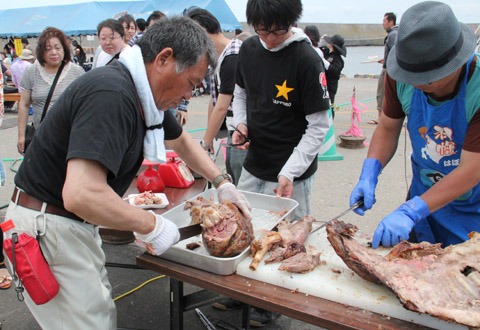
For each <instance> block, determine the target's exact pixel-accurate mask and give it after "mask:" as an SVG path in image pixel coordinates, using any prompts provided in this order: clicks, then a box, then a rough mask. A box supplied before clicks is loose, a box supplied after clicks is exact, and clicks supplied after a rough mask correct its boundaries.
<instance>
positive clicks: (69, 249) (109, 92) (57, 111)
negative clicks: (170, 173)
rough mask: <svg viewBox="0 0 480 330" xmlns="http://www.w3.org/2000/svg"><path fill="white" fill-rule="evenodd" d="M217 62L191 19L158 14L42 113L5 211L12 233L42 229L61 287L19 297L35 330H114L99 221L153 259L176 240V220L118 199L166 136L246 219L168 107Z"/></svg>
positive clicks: (244, 206) (236, 197) (158, 156)
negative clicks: (49, 294)
mask: <svg viewBox="0 0 480 330" xmlns="http://www.w3.org/2000/svg"><path fill="white" fill-rule="evenodd" d="M216 64H217V55H216V51H215V48H214V47H213V44H212V43H211V41H210V39H209V38H208V36H207V35H206V33H205V31H204V30H203V29H202V28H201V27H200V26H199V25H198V24H196V23H194V22H193V21H191V20H190V19H189V18H184V17H181V18H179V17H174V18H164V19H163V20H162V21H161V23H158V24H155V25H152V26H151V27H150V28H149V29H148V30H147V32H146V33H145V34H144V35H143V37H142V38H141V39H140V40H138V41H137V44H136V45H134V46H133V47H131V48H129V49H128V50H125V51H124V52H122V54H121V55H120V58H119V60H114V61H113V62H112V63H110V64H109V65H108V66H105V67H102V68H98V69H95V70H92V71H90V72H88V73H86V74H85V75H83V76H82V77H80V78H79V79H77V80H76V81H74V82H73V83H72V84H71V85H70V86H69V88H68V89H67V90H66V91H65V92H64V93H63V94H62V95H61V96H60V98H59V99H58V101H57V102H55V104H54V105H53V106H52V108H51V109H50V110H49V113H48V116H47V117H45V120H44V121H43V123H42V126H41V127H40V128H39V129H38V130H37V132H36V133H35V134H36V137H35V139H34V141H33V142H32V144H31V145H30V147H29V149H28V151H27V153H26V154H25V159H24V161H23V162H22V165H21V166H20V169H19V171H18V174H17V175H16V177H15V185H16V188H15V191H14V193H13V196H12V202H11V203H10V205H9V208H8V211H7V215H6V219H11V220H12V221H13V223H14V225H15V229H14V230H10V231H9V232H12V231H15V232H17V233H18V234H20V233H22V232H25V233H27V234H29V235H32V236H35V235H36V234H39V236H38V239H39V243H40V247H41V249H42V252H43V255H44V256H45V259H46V261H47V263H48V264H49V266H50V269H51V270H52V273H53V275H54V276H55V278H56V280H57V282H58V283H59V285H60V290H59V292H58V294H57V295H56V296H55V297H54V298H53V299H52V300H50V301H49V302H47V303H46V304H43V305H39V306H38V305H36V304H35V303H34V302H33V301H32V300H31V299H30V297H29V296H28V293H25V302H26V304H27V306H28V308H29V309H30V311H31V313H32V314H33V316H34V317H35V319H36V320H37V322H38V323H39V324H40V327H41V328H43V329H116V309H115V304H114V302H113V300H112V297H111V285H110V283H109V281H108V278H107V272H106V270H105V254H104V252H103V251H102V247H101V244H102V242H101V238H100V236H99V232H98V225H101V226H104V227H108V228H113V229H117V230H126V231H133V232H135V235H136V237H137V239H138V241H139V242H141V244H142V245H144V246H145V247H146V248H147V250H148V251H149V252H150V253H152V254H156V255H159V254H162V253H163V252H164V251H165V250H167V249H168V248H169V247H170V246H171V245H172V244H174V243H175V242H177V241H178V239H179V233H178V229H177V227H176V225H175V224H173V223H172V222H170V221H168V220H167V219H164V218H162V217H161V216H159V215H156V214H153V212H146V211H144V210H142V209H139V208H136V207H133V206H131V205H129V204H128V203H125V201H123V200H122V198H121V196H123V194H124V193H125V191H126V190H127V188H128V187H129V185H130V183H131V182H132V180H133V179H134V178H135V175H136V173H137V172H138V170H139V168H140V166H141V164H142V161H143V159H144V158H147V159H149V160H152V161H157V162H158V161H162V160H165V147H164V140H165V142H166V143H168V147H169V148H171V149H174V150H175V151H176V152H177V153H178V155H179V156H180V157H181V158H182V159H183V160H184V161H185V162H186V163H187V164H188V165H189V166H190V167H191V168H192V169H193V170H195V171H196V172H197V173H200V174H201V175H203V176H204V177H205V178H207V179H208V180H210V181H212V182H213V183H214V185H215V187H218V193H219V197H220V199H228V200H230V201H232V202H233V203H236V204H237V205H238V206H239V207H240V208H241V210H242V211H243V212H244V213H246V215H247V216H248V214H249V205H248V203H247V202H246V200H245V197H244V196H243V195H242V194H241V193H239V192H238V191H237V190H236V189H235V187H234V186H233V185H232V184H231V183H229V180H228V177H224V176H223V175H222V173H221V172H220V170H219V169H218V168H217V167H216V166H215V164H214V163H213V162H212V161H211V159H210V158H209V157H208V156H207V155H206V154H205V152H204V150H203V149H202V147H201V146H200V145H199V144H198V143H196V142H195V141H194V140H193V139H192V138H191V136H190V135H189V134H187V133H185V132H184V131H183V130H182V128H181V126H179V125H178V123H177V122H176V121H175V118H173V116H172V115H171V114H170V112H168V111H166V110H167V109H168V108H169V107H175V106H176V105H177V104H180V103H181V102H182V100H183V99H187V100H188V99H189V98H190V97H191V92H192V88H193V86H195V85H197V84H200V82H201V81H202V79H203V77H204V76H205V74H206V71H207V67H208V65H210V66H211V67H215V66H216ZM6 236H7V237H5V238H6V239H8V238H9V234H8V233H7V235H6Z"/></svg>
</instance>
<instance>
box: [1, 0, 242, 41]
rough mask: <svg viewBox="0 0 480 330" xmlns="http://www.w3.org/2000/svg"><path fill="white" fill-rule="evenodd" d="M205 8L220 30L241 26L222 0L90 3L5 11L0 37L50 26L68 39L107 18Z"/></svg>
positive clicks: (28, 34) (93, 29)
mask: <svg viewBox="0 0 480 330" xmlns="http://www.w3.org/2000/svg"><path fill="white" fill-rule="evenodd" d="M191 6H197V7H200V8H205V9H207V10H208V11H210V12H211V13H212V14H213V15H215V16H216V17H217V19H218V20H219V21H220V24H221V26H222V29H223V30H226V31H231V30H233V29H235V28H240V27H241V25H240V23H239V22H238V20H237V19H236V18H235V15H233V13H232V11H231V10H230V8H229V7H228V5H227V4H226V3H225V1H224V0H150V1H115V2H107V1H91V2H85V3H78V4H72V5H58V6H48V7H45V6H44V7H31V8H18V9H6V10H1V11H0V22H2V24H1V25H0V37H2V38H7V37H35V36H38V35H40V33H41V32H42V31H43V30H44V29H45V28H46V27H47V26H54V27H56V28H58V29H60V30H62V31H63V32H65V34H67V35H70V36H78V35H93V34H96V33H97V25H98V23H100V22H101V21H103V20H105V19H107V18H118V17H119V16H121V15H123V14H126V13H128V14H130V15H132V16H133V17H135V18H144V19H146V18H147V17H148V16H149V15H150V14H151V13H152V12H153V11H154V10H161V11H162V12H164V13H165V14H166V15H167V16H171V15H177V14H182V12H183V10H184V9H185V8H189V7H191Z"/></svg>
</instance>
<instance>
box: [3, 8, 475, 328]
mask: <svg viewBox="0 0 480 330" xmlns="http://www.w3.org/2000/svg"><path fill="white" fill-rule="evenodd" d="M284 8H288V11H287V10H284ZM302 12H303V6H302V3H301V1H300V0H270V1H263V0H249V1H248V3H247V10H246V17H247V23H248V24H249V25H250V26H251V27H252V28H253V30H254V31H255V35H254V36H252V35H251V34H249V33H248V32H243V31H241V30H239V31H235V35H234V38H233V39H229V38H227V37H226V36H225V35H224V34H223V33H222V29H221V25H220V23H219V21H218V19H217V18H216V17H215V16H214V15H213V14H212V13H210V12H209V11H207V10H205V9H201V8H198V7H193V8H187V9H186V10H185V11H184V12H183V15H181V16H172V17H167V16H165V14H163V13H162V12H160V11H155V12H154V13H152V14H151V15H150V17H148V19H147V20H143V19H137V20H135V19H134V18H133V17H132V16H130V15H124V16H122V17H120V18H119V19H117V20H115V19H106V20H104V21H102V22H100V23H99V24H98V28H97V35H98V39H99V42H100V45H99V46H98V48H97V50H96V52H95V57H94V60H93V69H92V70H90V71H88V72H85V70H84V68H83V67H82V65H83V64H85V61H86V59H85V52H84V50H83V49H82V47H81V45H79V44H78V43H74V42H72V46H73V51H72V50H71V48H70V45H69V39H68V38H67V36H65V34H64V33H63V32H62V31H60V30H58V29H56V28H53V27H50V28H47V29H45V30H44V31H43V32H42V34H41V35H40V36H39V39H38V45H37V48H36V50H35V52H33V50H31V49H29V48H28V47H25V49H24V50H23V51H22V53H21V55H20V56H19V60H18V61H17V62H16V63H14V64H13V65H12V67H11V69H10V72H9V74H10V75H12V79H15V80H14V83H15V86H16V87H17V88H18V90H19V91H20V93H21V101H20V106H19V111H18V143H17V147H18V152H19V153H20V154H22V155H24V160H23V162H22V164H21V166H20V168H19V170H18V173H17V175H16V176H15V186H16V187H15V190H14V192H13V196H12V201H11V203H10V205H9V207H8V210H7V216H6V218H7V219H12V221H13V223H14V224H15V226H16V227H17V228H21V230H22V231H23V232H25V233H27V234H29V235H31V236H33V237H36V236H37V235H38V237H39V238H38V240H39V244H40V248H41V250H42V253H43V256H44V257H45V260H46V262H47V263H48V265H49V266H50V269H51V270H52V273H53V275H54V276H55V278H56V280H57V281H58V283H59V284H60V290H59V291H58V293H57V294H56V296H55V297H54V298H52V299H51V300H50V301H49V302H48V303H46V304H43V305H37V304H36V303H35V302H34V301H33V300H32V299H30V297H29V295H28V292H27V293H26V294H25V296H26V299H25V302H26V304H27V306H28V308H29V310H30V311H31V313H32V314H33V315H34V317H35V319H36V320H37V322H38V323H39V324H40V326H41V327H42V328H55V329H57V328H58V329H62V328H75V329H76V328H78V329H80V328H82V329H86V328H102V329H103V328H108V329H115V328H116V309H115V304H114V302H113V299H112V297H111V285H110V283H109V281H108V278H107V273H106V271H105V267H104V265H105V254H104V253H103V251H102V248H101V239H100V237H99V229H98V226H104V227H109V228H113V229H118V230H128V231H132V232H134V234H135V236H136V239H137V241H138V242H139V244H141V245H142V246H144V247H146V248H147V250H148V251H149V252H150V253H152V254H155V255H160V254H162V253H163V252H164V251H166V250H167V249H168V248H170V247H171V246H172V245H173V244H175V243H176V242H177V241H178V240H179V232H178V228H177V227H176V225H175V224H174V223H172V222H171V221H169V220H168V219H166V218H163V217H162V216H160V215H157V214H155V213H153V212H147V211H145V210H142V209H139V208H135V207H133V206H130V205H129V204H127V203H125V202H124V201H123V200H122V196H123V194H124V193H125V191H126V189H127V188H128V186H129V185H130V183H131V182H132V180H133V179H134V177H135V175H136V173H137V172H138V170H139V168H140V166H141V164H142V161H143V160H144V159H148V160H150V161H153V162H164V161H165V158H166V156H165V149H166V146H168V149H173V150H175V151H176V152H177V154H178V155H179V156H180V157H181V158H182V159H183V160H184V161H185V162H186V163H187V164H188V165H189V167H190V168H192V169H193V170H194V171H195V172H197V173H199V174H201V175H202V176H203V177H205V178H206V179H207V180H209V181H210V182H212V184H213V186H214V187H215V188H216V189H217V192H218V196H219V200H220V201H222V200H229V201H231V202H233V203H234V204H236V205H237V206H238V208H239V209H240V211H241V212H242V213H243V214H244V215H245V216H246V217H247V218H248V217H250V210H251V207H250V205H249V203H248V201H247V200H246V198H245V196H244V195H243V194H242V193H241V191H249V192H255V193H262V194H268V195H273V196H277V197H287V198H292V199H294V200H296V201H297V202H298V204H299V206H298V207H297V208H296V209H295V218H296V219H300V218H302V217H304V216H305V215H308V214H311V202H310V200H311V195H312V186H313V182H314V177H315V173H316V172H317V170H318V161H317V154H318V152H319V150H320V147H321V146H322V144H323V142H324V140H325V137H326V135H327V133H328V131H329V130H330V127H331V125H332V118H331V117H330V116H329V111H330V109H331V107H332V104H334V101H335V95H336V93H337V90H338V81H339V78H340V75H341V71H342V69H343V67H344V60H343V58H342V57H345V56H347V49H346V47H345V40H344V38H343V37H342V36H341V35H339V34H335V35H333V36H327V35H323V36H321V37H320V33H319V31H318V29H317V28H316V27H315V26H307V27H305V29H304V30H302V29H300V28H298V27H297V22H298V21H299V19H300V17H301V15H302ZM383 26H384V28H385V30H386V32H387V33H388V34H387V37H386V39H385V57H384V59H383V61H382V64H383V65H384V66H383V70H382V74H381V77H382V78H381V79H379V87H378V89H379V92H380V90H381V94H382V95H379V100H378V102H379V105H378V106H377V108H378V110H379V117H378V126H377V128H376V130H375V133H374V135H373V137H372V141H371V145H370V148H369V150H368V155H367V159H365V161H364V165H363V168H362V171H361V175H360V179H359V181H358V184H357V185H356V186H355V187H354V188H353V190H352V193H351V197H350V203H351V205H353V204H355V203H356V202H358V201H360V200H362V201H363V205H362V206H360V207H358V208H357V209H355V212H356V213H358V214H360V215H364V214H365V212H367V211H368V210H369V209H370V208H372V207H373V205H374V203H375V187H376V185H377V182H378V180H379V176H380V173H381V171H382V169H383V168H384V167H385V166H386V165H387V164H388V162H389V161H390V159H391V158H392V156H393V154H394V153H395V151H396V147H397V142H398V138H399V134H400V131H401V129H402V127H403V125H404V121H405V119H406V118H407V117H408V119H409V120H408V121H407V128H408V130H409V132H410V139H411V142H412V148H413V154H412V158H411V159H412V168H413V180H412V186H411V189H410V192H409V196H408V197H407V201H406V202H405V203H404V204H402V205H401V206H400V207H399V208H398V209H397V210H395V211H394V212H392V213H391V214H389V215H387V216H386V217H385V218H384V219H383V220H382V221H381V222H380V223H379V225H378V227H377V229H376V230H375V232H374V234H373V241H372V247H373V248H377V247H378V246H379V245H383V246H392V245H396V244H398V243H399V242H400V241H401V240H411V241H418V242H420V241H428V242H431V243H441V244H442V245H443V246H446V245H449V244H457V243H460V242H463V241H465V240H467V239H468V233H469V232H471V231H480V220H479V219H480V217H479V215H480V188H479V187H478V184H479V182H480V169H479V167H478V165H477V164H478V163H479V161H480V159H479V160H477V161H475V159H477V158H480V156H479V155H480V133H478V132H480V129H479V127H478V126H479V125H480V112H479V111H478V109H479V108H480V102H479V101H478V100H479V99H480V97H479V95H478V94H479V93H480V92H479V91H480V89H479V88H478V85H479V84H480V82H479V81H480V71H479V69H480V68H479V67H480V62H479V61H478V56H477V54H475V52H474V49H475V46H476V40H475V36H474V33H473V31H472V30H471V29H470V28H469V27H467V26H466V25H465V24H463V23H460V22H458V20H457V19H456V17H455V15H454V13H453V11H452V10H451V8H450V7H449V6H447V5H445V4H443V3H440V2H422V3H419V4H416V5H414V6H413V7H411V8H410V9H408V10H407V11H406V12H405V13H404V14H403V16H402V20H401V22H400V24H399V25H398V26H397V25H396V17H395V15H394V14H393V13H386V14H385V17H384V24H383ZM425 31H429V33H428V34H427V33H426V32H425ZM8 52H9V53H11V50H10V49H9V50H8ZM12 55H13V54H12ZM35 58H36V61H33V60H34V59H35ZM32 62H33V63H32ZM75 62H76V63H78V64H76V63H75ZM285 63H288V66H286V65H285ZM2 71H3V70H2ZM3 73H6V71H4V72H3ZM205 77H208V79H207V80H210V87H211V101H210V104H209V107H208V124H207V129H206V132H205V135H204V136H203V139H202V141H201V143H200V144H199V143H197V142H195V141H194V140H193V139H192V138H191V137H190V135H189V134H187V133H186V132H185V131H184V130H183V128H182V126H183V125H184V124H185V122H186V120H187V117H186V106H187V105H188V100H189V99H190V98H191V97H192V89H193V88H194V87H195V86H197V85H200V84H202V81H204V80H205ZM383 90H384V91H383ZM2 91H3V89H2ZM383 95H384V98H383ZM0 96H1V92H0ZM380 97H381V99H380ZM2 106H3V102H2ZM30 106H32V107H33V126H34V128H35V138H34V139H33V140H32V142H31V144H30V145H29V147H28V149H26V145H25V141H26V131H27V124H28V123H27V122H28V114H29V109H30ZM1 110H2V111H3V108H2V109H1ZM0 120H1V117H0ZM0 124H1V121H0ZM222 131H225V134H226V136H227V138H228V142H227V146H226V147H227V148H226V149H227V152H226V173H222V171H221V170H220V169H219V168H218V167H217V166H216V165H215V163H214V162H213V161H212V158H211V157H209V156H211V155H212V154H215V152H216V150H214V140H215V139H216V138H217V137H219V136H220V135H221V134H222ZM0 174H2V179H3V178H4V170H3V167H0ZM39 212H40V213H39ZM39 214H41V215H42V216H41V217H38V215H39ZM47 223H48V224H47ZM39 228H44V229H43V231H41V232H38V230H39ZM10 238H11V233H10V232H5V233H3V239H10ZM63 255H65V256H68V258H62V256H63ZM2 257H3V255H2ZM79 269H80V270H79ZM85 270H88V271H85ZM8 276H9V275H8V273H5V270H4V269H2V261H1V260H0V288H1V287H7V286H10V285H11V282H12V279H11V277H8ZM239 306H240V304H239V303H238V302H237V301H235V300H232V299H228V298H225V299H223V300H220V301H218V302H217V303H216V305H214V307H217V308H219V309H223V310H229V309H233V308H237V307H239ZM93 311H95V312H93ZM277 317H278V314H275V313H272V312H270V311H266V310H262V309H254V310H253V311H252V313H251V324H252V325H254V326H263V325H265V324H267V323H269V322H271V321H272V320H274V319H275V318H277Z"/></svg>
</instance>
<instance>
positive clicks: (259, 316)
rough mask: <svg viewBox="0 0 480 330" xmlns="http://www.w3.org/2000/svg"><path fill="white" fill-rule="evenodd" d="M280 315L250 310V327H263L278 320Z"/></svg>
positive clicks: (258, 309)
mask: <svg viewBox="0 0 480 330" xmlns="http://www.w3.org/2000/svg"><path fill="white" fill-rule="evenodd" d="M280 316H281V315H280V314H278V313H275V312H270V311H267V310H265V309H260V308H252V311H251V312H250V325H251V326H252V327H257V328H259V327H263V326H265V325H267V324H269V323H270V322H272V321H274V320H276V319H278V318H279V317H280Z"/></svg>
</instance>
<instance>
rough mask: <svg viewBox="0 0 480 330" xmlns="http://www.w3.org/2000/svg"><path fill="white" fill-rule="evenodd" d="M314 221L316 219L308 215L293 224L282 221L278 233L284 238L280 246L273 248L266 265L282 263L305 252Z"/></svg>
mask: <svg viewBox="0 0 480 330" xmlns="http://www.w3.org/2000/svg"><path fill="white" fill-rule="evenodd" d="M314 221H315V218H314V217H312V216H311V215H306V216H304V217H303V218H302V219H300V220H298V221H297V222H295V223H293V224H292V223H290V222H288V221H286V220H282V221H280V223H279V224H278V233H279V234H280V235H281V236H282V241H281V242H279V244H278V245H275V246H272V248H271V250H273V251H272V252H271V253H270V256H269V257H268V258H267V259H266V260H265V263H266V264H269V263H274V262H280V261H282V260H284V259H287V258H290V257H292V256H294V255H295V254H297V253H299V252H305V251H306V250H305V247H304V246H303V243H305V241H306V240H307V237H308V234H309V233H310V231H311V230H312V224H313V222H314Z"/></svg>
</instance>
